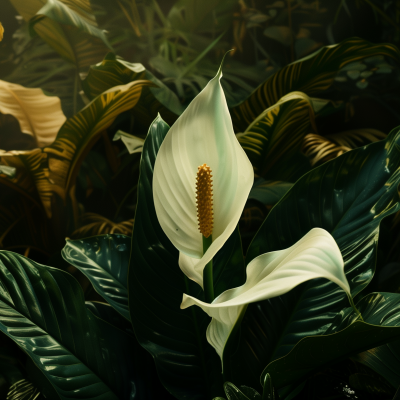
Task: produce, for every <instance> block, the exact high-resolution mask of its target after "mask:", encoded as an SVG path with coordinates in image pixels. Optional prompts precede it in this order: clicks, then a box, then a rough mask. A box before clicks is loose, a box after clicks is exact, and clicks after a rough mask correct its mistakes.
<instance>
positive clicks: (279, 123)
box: [238, 92, 316, 182]
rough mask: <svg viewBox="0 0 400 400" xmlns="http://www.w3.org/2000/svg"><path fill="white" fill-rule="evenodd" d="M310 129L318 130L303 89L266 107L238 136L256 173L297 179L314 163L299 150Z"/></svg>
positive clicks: (274, 178)
mask: <svg viewBox="0 0 400 400" xmlns="http://www.w3.org/2000/svg"><path fill="white" fill-rule="evenodd" d="M310 132H316V126H315V115H314V109H313V106H312V100H311V99H310V98H309V97H308V96H307V95H305V94H304V93H301V92H293V93H289V94H287V95H286V96H284V97H282V98H281V99H280V100H279V101H278V102H277V103H276V104H274V105H273V106H271V107H269V108H268V109H266V110H265V111H263V112H262V113H261V114H260V115H259V116H258V117H257V118H256V119H255V120H254V121H253V122H252V123H251V125H250V126H249V127H248V129H247V130H246V131H245V132H244V133H243V134H239V135H238V140H239V143H240V144H241V145H242V147H243V149H244V151H245V152H246V154H247V156H248V157H249V159H250V161H251V163H252V164H253V167H254V171H255V173H256V174H258V175H260V176H262V177H263V178H265V179H272V180H282V181H288V182H294V181H296V180H297V179H298V178H299V177H300V176H302V175H303V174H304V173H306V172H307V171H308V170H309V169H310V167H311V165H310V162H309V161H308V160H307V158H306V157H305V156H304V155H302V154H301V153H300V150H301V147H302V143H303V139H304V137H305V136H306V135H307V134H308V133H310Z"/></svg>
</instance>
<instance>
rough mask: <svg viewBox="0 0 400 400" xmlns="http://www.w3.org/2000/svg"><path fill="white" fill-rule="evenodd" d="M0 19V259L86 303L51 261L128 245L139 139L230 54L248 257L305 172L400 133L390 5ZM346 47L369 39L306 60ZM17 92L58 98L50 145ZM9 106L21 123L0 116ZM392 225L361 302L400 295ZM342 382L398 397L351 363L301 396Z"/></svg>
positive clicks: (193, 7)
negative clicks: (115, 239)
mask: <svg viewBox="0 0 400 400" xmlns="http://www.w3.org/2000/svg"><path fill="white" fill-rule="evenodd" d="M0 20H1V23H2V25H3V27H4V35H3V40H2V41H1V42H0V80H1V81H3V82H2V84H1V87H0V93H2V94H1V95H0V150H1V153H0V156H1V163H0V248H1V249H6V250H12V251H16V252H19V253H21V254H24V255H26V256H29V257H30V258H32V259H34V260H36V261H38V262H41V263H45V264H47V265H52V266H55V267H58V268H63V269H66V270H68V271H69V272H70V273H73V274H74V276H75V277H76V278H77V279H78V280H79V282H80V283H81V286H82V288H83V289H84V291H85V297H86V299H87V300H101V298H100V296H99V295H98V294H97V293H96V292H95V291H94V290H93V287H92V286H91V284H90V282H89V281H88V280H87V279H86V278H85V277H84V276H83V275H82V274H81V273H80V272H79V271H78V270H76V268H74V267H72V266H70V265H68V264H67V263H66V262H64V261H63V260H62V259H61V256H60V250H61V248H62V247H63V246H64V243H65V237H70V238H75V239H76V238H82V237H87V236H92V235H98V234H104V233H121V234H124V235H130V234H131V232H132V226H133V222H134V220H133V216H134V213H135V204H136V196H137V181H138V174H139V162H140V140H143V139H144V138H145V136H146V133H147V129H148V127H149V125H150V123H151V121H152V120H153V119H154V118H155V117H156V116H157V113H158V112H159V113H160V114H161V116H162V117H163V119H164V120H165V121H166V122H168V123H169V124H170V125H171V124H173V122H174V121H175V119H176V118H177V117H178V115H179V114H180V113H181V112H182V111H183V110H184V109H185V107H186V106H187V105H188V104H189V102H190V101H191V100H192V99H193V98H194V97H195V96H196V95H197V94H198V93H199V92H200V91H201V90H202V89H203V87H204V86H205V85H206V84H207V82H208V81H209V80H210V79H211V78H212V77H213V76H214V75H215V73H216V71H217V69H218V66H219V64H220V62H221V59H222V57H223V55H224V54H225V53H226V52H227V51H228V50H230V49H233V51H231V52H230V53H229V55H228V56H227V57H226V60H225V63H224V69H223V74H224V79H223V80H222V85H223V87H224V90H225V94H226V98H227V102H228V106H229V108H230V110H231V114H232V119H233V124H234V128H235V132H236V133H237V136H238V139H239V141H240V143H241V144H242V146H243V147H244V148H245V150H246V151H247V153H248V155H249V158H250V159H251V161H252V163H253V166H254V168H255V171H256V180H255V183H254V187H253V189H252V191H251V193H250V196H249V200H248V202H247V204H246V207H245V209H244V212H243V215H242V218H241V221H240V230H241V235H242V241H243V246H244V250H246V248H247V247H248V245H249V243H250V241H251V239H252V238H253V236H254V234H255V233H256V231H257V230H258V228H259V227H260V225H261V223H262V222H263V221H264V219H265V217H266V216H267V215H268V212H269V211H270V210H271V208H272V207H273V206H274V205H275V204H276V203H277V202H278V201H279V200H280V199H281V198H282V196H283V195H284V194H285V193H286V192H287V190H288V189H289V188H290V187H291V186H292V185H293V183H294V182H295V181H296V180H297V179H298V178H299V177H300V176H301V175H302V174H303V173H305V172H307V171H309V170H310V169H311V168H312V167H315V166H318V165H320V164H321V163H323V162H325V161H328V160H330V159H333V158H335V157H337V156H339V155H341V154H343V153H344V152H346V151H349V150H351V149H354V148H356V147H359V146H363V145H365V144H368V143H371V142H374V141H377V140H381V139H383V138H385V137H386V135H387V133H389V132H390V130H391V129H393V128H394V127H396V126H398V125H400V113H399V111H398V110H399V108H400V91H399V86H400V69H399V66H400V57H399V54H398V49H397V47H399V42H400V1H399V0H338V1H335V2H333V1H328V0H284V1H280V0H278V1H274V0H268V1H265V0H158V1H157V0H115V1H107V0H90V1H89V0H51V1H48V2H46V1H45V0H2V1H1V7H0ZM350 37H358V38H361V39H363V40H364V42H362V41H361V42H357V41H354V42H346V43H345V44H344V45H343V47H341V48H340V49H343V53H341V54H340V57H338V58H337V60H336V61H335V60H333V59H334V57H332V56H331V54H333V53H330V52H329V51H327V53H326V54H327V55H326V57H325V58H324V59H321V60H320V61H319V64H318V65H312V62H313V61H312V60H314V58H313V57H314V56H313V54H314V52H316V51H317V50H319V49H321V48H323V47H324V46H328V47H326V48H327V49H328V50H329V46H331V45H334V44H337V43H340V42H342V41H345V40H346V39H348V38H350ZM365 41H366V42H365ZM379 43H387V45H378V44H379ZM375 45H376V46H375ZM385 46H386V47H385ZM396 46H397V47H396ZM340 51H342V50H340ZM346 52H347V53H346ZM353 58H354V59H353ZM292 63H294V64H292ZM299 66H300V67H299ZM307 71H308V73H309V75H306V74H307ZM302 73H304V74H305V75H304V76H303V75H301V74H302ZM314 78H315V79H314ZM301 79H303V80H301ZM4 82H5V83H4ZM327 82H328V83H327ZM10 84H14V86H13V85H10ZM15 85H21V86H23V87H24V88H40V89H41V90H42V91H43V93H42V94H43V95H45V96H46V97H50V98H56V97H57V98H59V99H60V102H61V103H60V107H59V108H60V109H59V110H58V111H57V112H58V115H59V123H58V124H57V123H56V124H55V126H54V127H53V128H52V129H53V130H52V131H51V133H50V136H49V137H48V139H47V140H48V143H47V142H46V143H44V144H41V142H40V140H41V139H40V135H39V133H38V132H37V131H35V125H34V122H35V118H34V115H33V114H36V118H37V119H39V120H41V119H46V118H47V117H48V116H49V112H50V111H49V110H50V109H49V108H48V106H46V107H45V106H43V107H42V109H41V111H40V113H37V112H36V111H35V112H32V101H33V102H38V101H42V100H43V99H42V98H41V97H40V95H38V97H35V98H34V99H33V100H32V99H31V100H29V96H31V93H32V92H25V91H24V90H25V89H21V88H19V87H17V86H15ZM120 85H123V89H118V90H116V89H113V88H115V87H116V86H118V87H119V86H120ZM260 85H261V86H260ZM121 88H122V86H121ZM104 92H106V93H104ZM1 96H3V98H2V97H1ZM7 96H8V97H7ZM23 96H25V97H26V103H24V101H25V100H23V101H22V99H25V97H23ZM10 99H14V100H15V99H17V102H18V104H19V105H20V106H21V109H22V110H23V114H24V115H22V116H16V114H15V113H13V112H9V111H7V110H8V109H7V107H6V106H7V104H10V101H11V100H10ZM41 99H42V100H41ZM14 100H13V101H14ZM46 104H47V103H46ZM55 107H56V105H55ZM62 114H63V115H65V117H63V116H62ZM24 118H25V119H26V121H27V124H28V125H30V128H29V129H28V130H29V132H30V133H29V134H28V133H27V130H26V129H24V128H23V124H22V122H21V120H22V119H24ZM65 118H67V122H65V123H64V120H65ZM118 132H119V134H118V135H119V136H118V135H117V136H118V137H119V138H120V139H121V140H113V139H114V137H115V138H117V136H115V135H116V134H117V133H118ZM121 132H122V133H121ZM121 135H122V136H121ZM132 135H134V137H132ZM260 137H261V138H262V139H261V142H262V144H261V145H260V144H259V142H258V141H257V140H258V139H257V140H256V139H255V138H260ZM49 138H50V139H49ZM129 138H131V139H129ZM129 140H133V142H129ZM138 140H139V142H138ZM128 142H129V143H131V144H130V145H129V144H128ZM132 143H134V144H132ZM138 143H139V144H138ZM130 146H131V147H130ZM138 146H139V147H138ZM260 146H261V147H260ZM137 148H139V150H138V151H136V150H134V149H137ZM66 153H68V154H67V155H66ZM399 227H400V215H395V216H394V217H393V218H388V219H386V220H384V221H383V223H382V224H381V231H380V232H381V234H380V239H379V240H380V242H379V254H378V261H377V273H376V275H375V277H374V279H373V281H372V283H371V284H370V286H369V288H370V289H369V291H373V290H379V291H393V292H400V234H399ZM7 357H9V358H10V357H14V356H12V355H10V356H8V355H7ZM358 361H359V360H358ZM15 363H16V364H17V361H16V362H15ZM343 371H347V372H343ZM349 371H350V372H349ZM18 373H19V372H18ZM17 375H18V374H17ZM18 377H19V375H18ZM398 379H400V378H398ZM364 381H368V385H365V384H363V383H362V382H364ZM10 382H11V384H14V383H15V382H17V380H15V379H14V380H10V381H9V382H8V384H9V386H10V385H11V384H10ZM321 382H323V383H324V385H325V387H328V386H329V389H326V391H325V392H324V393H323V394H321V391H318V390H316V389H315V388H316V386H318V385H320V384H321ZM24 384H25V383H24ZM27 384H28V383H27ZM399 384H400V382H399ZM346 385H352V387H353V388H356V389H357V390H358V392H357V398H364V399H369V398H374V399H378V398H382V399H384V398H389V397H388V396H392V395H393V385H392V386H391V385H390V384H389V383H388V382H387V381H385V379H384V378H382V377H381V376H380V375H378V374H376V373H375V372H373V370H372V369H368V366H366V365H361V364H360V363H359V362H358V363H357V362H356V361H350V360H347V361H344V362H343V363H341V364H340V365H339V366H337V367H336V368H335V367H332V368H330V369H329V370H326V371H322V372H321V373H319V374H317V375H316V376H315V377H313V378H312V379H310V380H309V381H308V383H307V385H306V386H305V389H304V393H308V394H307V396H308V397H307V398H308V399H323V398H356V397H354V396H355V394H354V393H353V392H352V393H351V390H350V389H349V390H350V391H349V390H347V389H346V388H348V386H346ZM0 389H1V382H0ZM29 390H30V391H31V392H32V393H35V388H30V389H29ZM321 396H322V397H321ZM329 396H330V397H329ZM335 396H336V397H335ZM385 396H386V397H385Z"/></svg>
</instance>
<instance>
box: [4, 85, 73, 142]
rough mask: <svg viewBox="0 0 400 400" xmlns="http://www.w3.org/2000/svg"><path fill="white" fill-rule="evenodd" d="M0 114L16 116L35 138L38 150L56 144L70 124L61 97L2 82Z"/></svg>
mask: <svg viewBox="0 0 400 400" xmlns="http://www.w3.org/2000/svg"><path fill="white" fill-rule="evenodd" d="M0 112H1V113H2V114H11V115H12V116H14V117H15V118H16V119H17V120H18V122H19V125H20V128H21V132H23V133H26V134H28V135H31V136H33V138H34V139H35V142H36V146H37V147H43V146H48V145H50V144H51V143H53V141H54V139H55V138H56V136H57V132H58V131H59V129H60V128H61V126H62V124H63V123H64V122H65V120H66V118H65V115H64V114H63V112H62V110H61V103H60V99H59V98H58V97H52V96H46V95H45V94H44V93H43V91H42V90H41V89H30V88H25V87H23V86H21V85H16V84H14V83H9V82H5V81H0Z"/></svg>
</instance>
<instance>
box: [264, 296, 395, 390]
mask: <svg viewBox="0 0 400 400" xmlns="http://www.w3.org/2000/svg"><path fill="white" fill-rule="evenodd" d="M356 307H357V308H358V310H359V311H360V312H361V314H362V316H363V320H364V321H360V320H357V314H356V313H355V312H354V310H353V309H352V308H351V307H349V308H346V309H344V310H343V311H341V312H340V313H339V314H338V315H337V316H336V318H335V319H334V320H333V322H332V324H331V326H330V327H329V328H328V329H327V330H326V332H324V335H318V336H309V337H305V338H303V339H302V340H300V342H299V343H297V344H296V345H295V346H294V348H293V349H292V350H291V351H290V353H289V354H287V355H286V356H285V357H282V358H280V359H278V360H276V361H273V362H272V363H270V364H269V365H268V366H267V368H266V369H265V370H264V371H263V374H262V379H263V378H264V376H265V374H266V373H269V374H270V375H271V376H272V378H273V381H274V385H276V387H278V388H280V387H283V386H285V385H288V384H290V383H293V382H298V381H300V380H301V379H304V378H306V376H307V375H309V374H310V373H312V372H313V371H314V372H315V371H317V370H318V369H320V368H322V367H323V366H325V365H327V364H331V363H334V362H336V361H339V360H342V359H345V358H347V357H349V356H351V355H354V354H357V353H358V352H359V351H362V350H363V349H369V348H372V347H374V346H376V344H379V343H385V342H388V341H390V340H393V339H394V338H396V337H398V336H400V295H399V294H397V293H371V294H369V295H367V296H365V297H364V298H362V299H361V300H360V301H359V302H358V303H357V304H356Z"/></svg>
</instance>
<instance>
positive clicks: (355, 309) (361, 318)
mask: <svg viewBox="0 0 400 400" xmlns="http://www.w3.org/2000/svg"><path fill="white" fill-rule="evenodd" d="M348 298H349V301H350V305H351V306H352V307H353V310H354V311H355V312H356V314H358V318H359V319H360V321H364V320H363V317H362V315H361V313H360V311H358V310H357V307H356V305H355V304H354V301H353V298H352V297H351V296H348Z"/></svg>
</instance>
